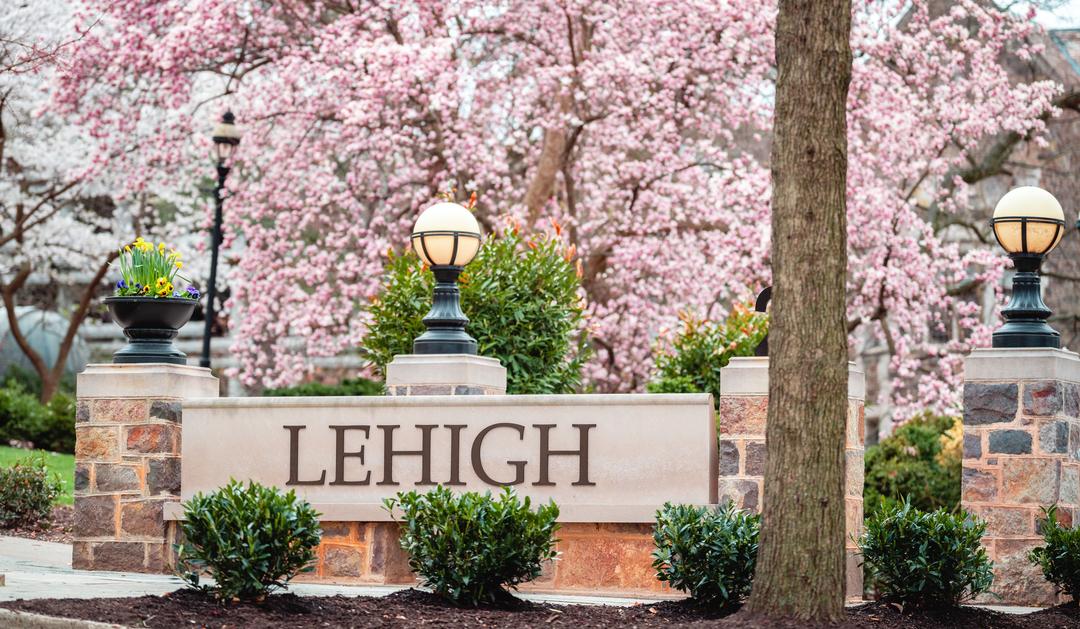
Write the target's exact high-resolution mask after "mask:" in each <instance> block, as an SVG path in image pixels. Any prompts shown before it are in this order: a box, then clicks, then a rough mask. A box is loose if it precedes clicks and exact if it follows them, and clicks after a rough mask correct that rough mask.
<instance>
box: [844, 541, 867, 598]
mask: <svg viewBox="0 0 1080 629" xmlns="http://www.w3.org/2000/svg"><path fill="white" fill-rule="evenodd" d="M844 581H845V584H846V585H845V588H844V589H845V598H846V599H847V600H849V601H862V600H863V567H862V556H860V555H859V553H858V552H850V551H849V552H848V553H847V555H846V557H845V561H844Z"/></svg>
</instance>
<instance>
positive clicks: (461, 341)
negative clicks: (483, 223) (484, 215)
mask: <svg viewBox="0 0 1080 629" xmlns="http://www.w3.org/2000/svg"><path fill="white" fill-rule="evenodd" d="M412 247H413V249H414V250H415V251H416V253H417V255H419V256H420V259H421V260H423V261H424V262H426V263H427V264H428V265H429V266H430V267H431V271H432V273H434V274H435V295H434V298H433V299H432V303H431V311H430V312H428V314H427V316H425V317H424V326H425V327H426V328H427V331H426V332H424V333H423V334H421V335H420V336H418V337H416V339H415V340H414V341H413V353H414V354H476V339H474V338H473V337H471V336H469V334H468V333H467V332H465V325H466V324H468V323H469V319H468V318H467V317H466V316H465V313H463V312H462V311H461V303H460V296H461V294H460V292H459V291H458V285H457V280H458V276H460V275H461V272H462V270H464V268H465V265H466V264H468V263H469V262H471V261H472V259H473V257H475V256H476V252H477V251H478V250H479V249H480V224H479V223H477V222H476V217H474V216H473V215H472V212H470V211H469V210H467V209H466V208H465V207H463V206H461V205H458V204H457V203H436V204H435V205H433V206H431V207H429V208H428V209H426V210H424V213H423V214H421V215H420V218H418V219H417V220H416V226H414V227H413V232H412Z"/></svg>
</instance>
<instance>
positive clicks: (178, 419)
mask: <svg viewBox="0 0 1080 629" xmlns="http://www.w3.org/2000/svg"><path fill="white" fill-rule="evenodd" d="M183 418H184V414H183V410H182V408H181V406H180V402H169V401H166V400H154V401H153V402H151V403H150V419H158V420H161V421H166V422H173V423H177V424H179V423H182V422H183Z"/></svg>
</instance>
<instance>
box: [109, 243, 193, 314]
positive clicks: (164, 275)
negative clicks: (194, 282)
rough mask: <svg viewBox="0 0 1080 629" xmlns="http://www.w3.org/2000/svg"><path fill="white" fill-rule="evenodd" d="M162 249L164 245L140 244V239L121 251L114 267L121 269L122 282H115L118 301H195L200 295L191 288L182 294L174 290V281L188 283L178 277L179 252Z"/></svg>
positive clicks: (180, 266)
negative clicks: (138, 299)
mask: <svg viewBox="0 0 1080 629" xmlns="http://www.w3.org/2000/svg"><path fill="white" fill-rule="evenodd" d="M165 249H166V245H165V243H164V242H161V243H158V244H157V246H154V243H152V242H147V241H145V240H143V237H142V236H139V237H138V238H136V239H135V242H133V243H131V244H130V245H125V246H124V247H122V248H121V249H120V250H119V251H118V252H117V253H118V255H117V258H116V262H115V263H114V264H115V265H116V266H118V267H119V268H120V276H121V278H122V279H120V280H118V281H117V282H116V290H115V294H116V295H117V296H118V297H173V298H179V299H198V298H199V291H198V290H196V289H195V287H194V286H188V287H187V290H183V291H181V290H176V289H177V288H178V287H176V286H173V281H174V280H176V279H177V278H179V279H182V280H185V281H186V279H187V278H185V277H184V276H182V275H180V274H179V271H180V269H182V268H184V262H183V261H182V260H181V255H180V252H179V251H177V250H176V249H170V250H169V252H168V253H166V252H165Z"/></svg>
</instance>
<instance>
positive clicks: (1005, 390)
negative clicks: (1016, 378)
mask: <svg viewBox="0 0 1080 629" xmlns="http://www.w3.org/2000/svg"><path fill="white" fill-rule="evenodd" d="M1017 388H1018V387H1017V385H1016V383H1011V382H1010V383H1006V384H984V383H979V382H965V383H964V425H965V426H980V425H984V424H996V423H1009V422H1011V421H1013V420H1015V419H1016V411H1017V406H1018V398H1017V393H1018V391H1017Z"/></svg>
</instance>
